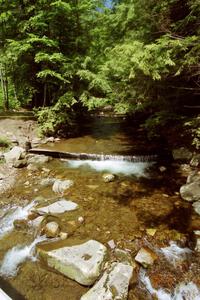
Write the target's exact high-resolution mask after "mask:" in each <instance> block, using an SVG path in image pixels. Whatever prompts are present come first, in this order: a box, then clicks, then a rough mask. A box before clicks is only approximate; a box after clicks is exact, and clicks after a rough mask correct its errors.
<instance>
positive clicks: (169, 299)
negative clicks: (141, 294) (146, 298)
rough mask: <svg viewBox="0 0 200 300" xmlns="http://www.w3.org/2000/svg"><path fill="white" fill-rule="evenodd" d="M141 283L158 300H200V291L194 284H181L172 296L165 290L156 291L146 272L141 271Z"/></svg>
mask: <svg viewBox="0 0 200 300" xmlns="http://www.w3.org/2000/svg"><path fill="white" fill-rule="evenodd" d="M140 281H141V283H142V284H143V285H144V287H145V288H146V290H147V291H148V292H149V293H150V294H151V295H152V296H156V297H157V298H158V300H200V290H199V289H198V287H197V286H196V285H195V284H194V283H193V282H189V283H181V284H180V285H179V286H177V287H176V288H175V290H174V292H173V293H171V294H170V293H168V292H166V291H164V290H163V289H158V290H156V289H154V288H153V287H152V284H151V281H150V279H149V277H148V276H147V275H146V272H145V271H144V270H142V271H140Z"/></svg>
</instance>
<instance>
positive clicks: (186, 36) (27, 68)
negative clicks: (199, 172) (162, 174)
mask: <svg viewBox="0 0 200 300" xmlns="http://www.w3.org/2000/svg"><path fill="white" fill-rule="evenodd" d="M0 7H1V12H0V28H1V30H0V79H1V92H0V109H1V110H8V109H16V110H17V109H19V108H28V109H33V110H34V112H35V114H36V115H37V118H38V121H39V123H40V126H41V128H42V132H43V133H44V134H46V135H52V134H54V135H65V133H66V130H70V128H72V126H73V124H74V120H75V119H76V118H80V115H83V114H84V113H87V112H90V111H93V110H95V109H99V108H100V109H101V108H103V107H105V106H109V107H112V110H113V111H114V112H115V113H120V114H127V115H129V116H135V115H142V116H143V126H144V127H145V128H146V129H147V130H148V131H149V135H150V136H154V135H156V134H158V132H160V130H162V127H163V126H165V127H166V126H168V124H179V125H181V128H182V130H183V131H187V132H188V131H189V132H190V134H191V135H192V137H193V141H192V143H193V144H194V145H195V146H196V148H199V147H200V129H199V124H200V117H199V113H200V104H199V96H200V2H199V0H159V1H158V0H118V1H105V0H57V1H55V0H37V1H32V0H10V1H7V0H0Z"/></svg>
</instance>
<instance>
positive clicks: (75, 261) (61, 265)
mask: <svg viewBox="0 0 200 300" xmlns="http://www.w3.org/2000/svg"><path fill="white" fill-rule="evenodd" d="M38 252H39V255H40V256H41V257H43V258H44V259H45V261H46V262H47V264H48V266H49V267H52V268H54V269H56V270H57V271H59V272H60V273H62V274H64V275H65V276H67V277H69V278H71V279H73V280H75V281H77V282H79V283H80V284H83V285H91V284H93V283H94V282H95V280H96V279H97V278H98V277H99V275H100V273H101V270H102V268H103V265H104V262H105V260H106V256H107V249H106V247H105V246H104V245H102V244H101V243H99V242H97V241H95V240H90V241H88V242H86V243H83V244H81V245H76V246H71V247H62V248H59V249H56V250H51V251H44V250H41V249H38Z"/></svg>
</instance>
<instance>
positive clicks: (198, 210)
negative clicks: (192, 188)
mask: <svg viewBox="0 0 200 300" xmlns="http://www.w3.org/2000/svg"><path fill="white" fill-rule="evenodd" d="M192 206H193V208H194V211H195V212H196V213H197V214H198V215H200V201H197V202H194V203H193V204H192Z"/></svg>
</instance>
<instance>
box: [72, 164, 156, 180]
mask: <svg viewBox="0 0 200 300" xmlns="http://www.w3.org/2000/svg"><path fill="white" fill-rule="evenodd" d="M67 165H68V167H71V168H80V167H90V168H91V169H94V170H95V171H97V172H102V171H104V172H111V173H114V174H124V175H135V176H137V177H141V176H143V177H145V176H147V169H148V168H149V167H150V166H152V163H150V162H137V163H136V162H129V161H115V160H101V161H98V160H97V161H95V160H68V161H67Z"/></svg>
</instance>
